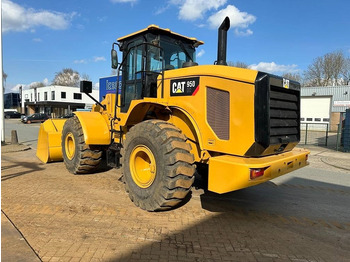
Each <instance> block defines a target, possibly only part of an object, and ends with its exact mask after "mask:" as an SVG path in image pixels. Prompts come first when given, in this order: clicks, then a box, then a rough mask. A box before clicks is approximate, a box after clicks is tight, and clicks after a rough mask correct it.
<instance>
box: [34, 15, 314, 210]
mask: <svg viewBox="0 0 350 262" xmlns="http://www.w3.org/2000/svg"><path fill="white" fill-rule="evenodd" d="M229 27H230V21H229V18H228V17H226V18H225V20H224V21H223V23H222V24H221V26H220V28H219V30H218V34H219V37H218V57H217V61H216V62H215V63H214V65H198V64H197V63H196V62H195V58H196V55H195V50H196V48H197V47H198V46H200V45H202V44H203V42H202V41H199V40H197V39H196V38H190V37H186V36H183V35H180V34H177V33H174V32H172V31H171V30H169V29H162V28H160V27H158V26H155V25H150V26H148V27H147V28H145V29H143V30H140V31H138V32H135V33H132V34H130V35H127V36H124V37H121V38H119V39H118V43H114V44H113V46H112V51H111V60H112V68H114V69H117V72H118V75H120V74H121V75H122V80H121V84H119V85H118V86H117V90H116V92H115V93H114V94H107V95H106V97H105V99H104V100H103V101H102V102H99V101H95V102H96V104H95V105H94V106H93V108H92V110H91V112H75V116H74V117H73V118H70V119H68V120H62V119H60V120H58V119H50V120H47V121H46V122H45V123H44V124H42V126H41V128H40V131H39V141H38V150H37V156H38V157H39V159H40V160H42V161H43V162H45V163H46V162H51V161H60V160H62V159H63V161H64V163H65V166H66V168H67V169H68V170H69V172H71V173H73V174H84V173H91V172H94V171H95V170H96V168H97V167H98V166H99V164H100V162H101V159H102V157H103V156H105V157H106V161H107V164H108V165H109V166H111V167H116V168H119V167H121V168H122V173H123V181H124V182H125V188H126V191H127V192H128V194H129V197H130V199H131V200H132V201H133V202H134V203H135V205H136V206H139V207H140V208H142V209H145V210H148V211H156V210H167V209H171V208H172V207H174V206H176V205H178V204H179V203H180V202H181V201H182V200H183V199H184V198H185V197H186V195H187V194H188V193H189V191H190V189H191V186H192V184H193V182H194V174H195V172H196V166H198V165H207V167H208V188H207V189H208V190H209V191H212V192H216V193H220V194H222V193H226V192H230V191H234V190H239V189H242V188H246V187H250V186H254V185H257V184H260V183H263V182H265V181H268V180H270V179H273V178H275V177H278V176H281V175H283V174H286V173H288V172H291V171H293V170H296V169H299V168H301V167H304V166H306V165H307V164H308V162H307V159H308V154H309V151H307V150H303V149H296V148H295V146H296V145H297V144H298V142H299V140H300V121H299V119H300V84H299V83H297V82H294V81H291V80H288V79H284V78H281V77H278V76H274V75H271V74H268V73H264V72H259V71H256V70H250V69H242V68H235V67H230V66H227V63H226V49H227V44H226V42H227V40H226V39H227V31H228V29H229ZM116 47H119V50H120V51H121V52H122V59H121V61H120V62H119V61H118V56H117V51H116ZM80 87H81V92H84V93H86V94H88V95H89V93H90V92H91V89H92V84H91V82H86V81H83V82H81V86H80Z"/></svg>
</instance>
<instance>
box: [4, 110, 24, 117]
mask: <svg viewBox="0 0 350 262" xmlns="http://www.w3.org/2000/svg"><path fill="white" fill-rule="evenodd" d="M21 115H22V114H21V113H18V112H17V111H7V112H5V113H4V116H5V118H6V119H9V118H21Z"/></svg>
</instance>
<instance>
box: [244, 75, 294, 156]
mask: <svg viewBox="0 0 350 262" xmlns="http://www.w3.org/2000/svg"><path fill="white" fill-rule="evenodd" d="M285 82H287V83H289V88H285V87H284V83H285ZM254 123H255V142H254V143H253V144H252V146H251V147H250V148H249V150H248V151H247V152H246V155H247V156H261V155H269V154H275V153H276V152H282V151H284V150H291V148H293V146H295V142H299V140H300V84H299V83H298V82H295V81H291V80H290V81H289V82H288V81H286V79H283V78H281V77H277V76H273V75H270V74H267V73H263V72H259V73H258V75H257V77H256V80H255V96H254ZM289 143H294V145H289Z"/></svg>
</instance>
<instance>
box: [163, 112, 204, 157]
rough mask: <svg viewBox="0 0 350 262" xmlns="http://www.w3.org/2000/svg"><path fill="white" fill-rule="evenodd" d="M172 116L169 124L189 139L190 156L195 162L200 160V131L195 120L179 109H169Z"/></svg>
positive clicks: (201, 148)
mask: <svg viewBox="0 0 350 262" xmlns="http://www.w3.org/2000/svg"><path fill="white" fill-rule="evenodd" d="M171 110H172V111H173V112H172V116H171V119H170V122H172V123H173V124H174V125H175V126H177V127H178V128H180V129H181V131H182V133H183V134H184V135H185V136H186V137H187V138H189V142H190V144H191V146H192V151H191V152H192V154H193V155H194V157H195V161H198V162H199V161H200V160H201V159H202V156H201V155H202V150H203V141H202V135H201V131H200V129H199V127H198V124H197V122H196V120H195V119H194V118H193V117H192V116H191V114H190V113H188V112H187V111H186V110H184V109H183V108H180V107H171Z"/></svg>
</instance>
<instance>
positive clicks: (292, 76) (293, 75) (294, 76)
mask: <svg viewBox="0 0 350 262" xmlns="http://www.w3.org/2000/svg"><path fill="white" fill-rule="evenodd" d="M282 77H284V78H287V79H289V80H294V81H297V82H302V78H301V76H300V74H299V73H284V74H283V75H282Z"/></svg>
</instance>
